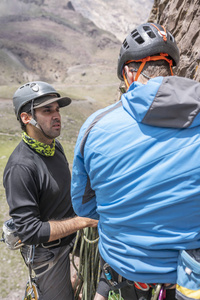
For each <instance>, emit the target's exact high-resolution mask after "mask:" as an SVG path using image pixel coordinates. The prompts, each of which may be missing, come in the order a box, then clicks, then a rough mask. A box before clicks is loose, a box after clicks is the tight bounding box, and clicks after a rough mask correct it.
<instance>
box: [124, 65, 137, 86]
mask: <svg viewBox="0 0 200 300" xmlns="http://www.w3.org/2000/svg"><path fill="white" fill-rule="evenodd" d="M124 75H125V76H126V80H127V82H128V84H129V86H130V85H131V84H132V83H133V81H134V77H135V74H134V72H133V71H130V68H129V67H128V66H125V67H124ZM129 86H128V88H129Z"/></svg>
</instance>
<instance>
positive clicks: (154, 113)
mask: <svg viewBox="0 0 200 300" xmlns="http://www.w3.org/2000/svg"><path fill="white" fill-rule="evenodd" d="M199 111H200V83H198V82H196V81H194V80H191V79H187V78H183V77H177V76H170V77H165V78H164V79H163V82H162V84H161V86H160V88H159V90H158V92H157V94H156V96H155V98H154V101H153V102H152V104H151V106H150V108H149V110H148V112H147V113H146V115H145V117H144V118H143V120H142V123H144V124H147V125H151V126H157V127H171V128H187V127H189V126H190V125H191V124H192V122H193V120H194V118H195V117H196V115H197V114H198V113H199Z"/></svg>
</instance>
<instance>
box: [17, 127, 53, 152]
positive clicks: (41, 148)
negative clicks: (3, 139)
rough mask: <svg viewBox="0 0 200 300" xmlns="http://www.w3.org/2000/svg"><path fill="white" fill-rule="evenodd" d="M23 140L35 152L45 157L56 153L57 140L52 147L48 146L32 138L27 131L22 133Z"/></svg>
mask: <svg viewBox="0 0 200 300" xmlns="http://www.w3.org/2000/svg"><path fill="white" fill-rule="evenodd" d="M22 139H23V141H24V142H25V143H26V144H28V145H29V146H30V147H31V148H32V149H33V150H35V151H36V152H37V153H39V154H41V155H43V156H53V155H54V153H55V139H54V140H53V142H52V144H51V145H46V144H44V143H41V142H38V141H36V140H35V139H33V138H31V137H30V136H28V134H27V133H26V132H25V131H24V132H23V133H22Z"/></svg>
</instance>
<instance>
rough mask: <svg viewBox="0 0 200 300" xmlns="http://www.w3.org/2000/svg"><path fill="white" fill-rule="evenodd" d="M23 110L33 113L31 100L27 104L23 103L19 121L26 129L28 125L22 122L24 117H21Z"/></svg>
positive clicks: (23, 128) (24, 129)
mask: <svg viewBox="0 0 200 300" xmlns="http://www.w3.org/2000/svg"><path fill="white" fill-rule="evenodd" d="M23 112H26V113H27V114H30V115H31V102H28V103H26V104H25V105H23V106H22V107H21V109H20V112H19V122H20V125H21V129H22V130H23V131H26V125H25V124H24V123H23V122H22V119H21V116H20V115H21V113H23Z"/></svg>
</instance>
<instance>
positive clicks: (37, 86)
mask: <svg viewBox="0 0 200 300" xmlns="http://www.w3.org/2000/svg"><path fill="white" fill-rule="evenodd" d="M30 87H31V88H32V90H33V91H34V92H38V91H39V85H38V84H37V83H32V84H31V86H30Z"/></svg>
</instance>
